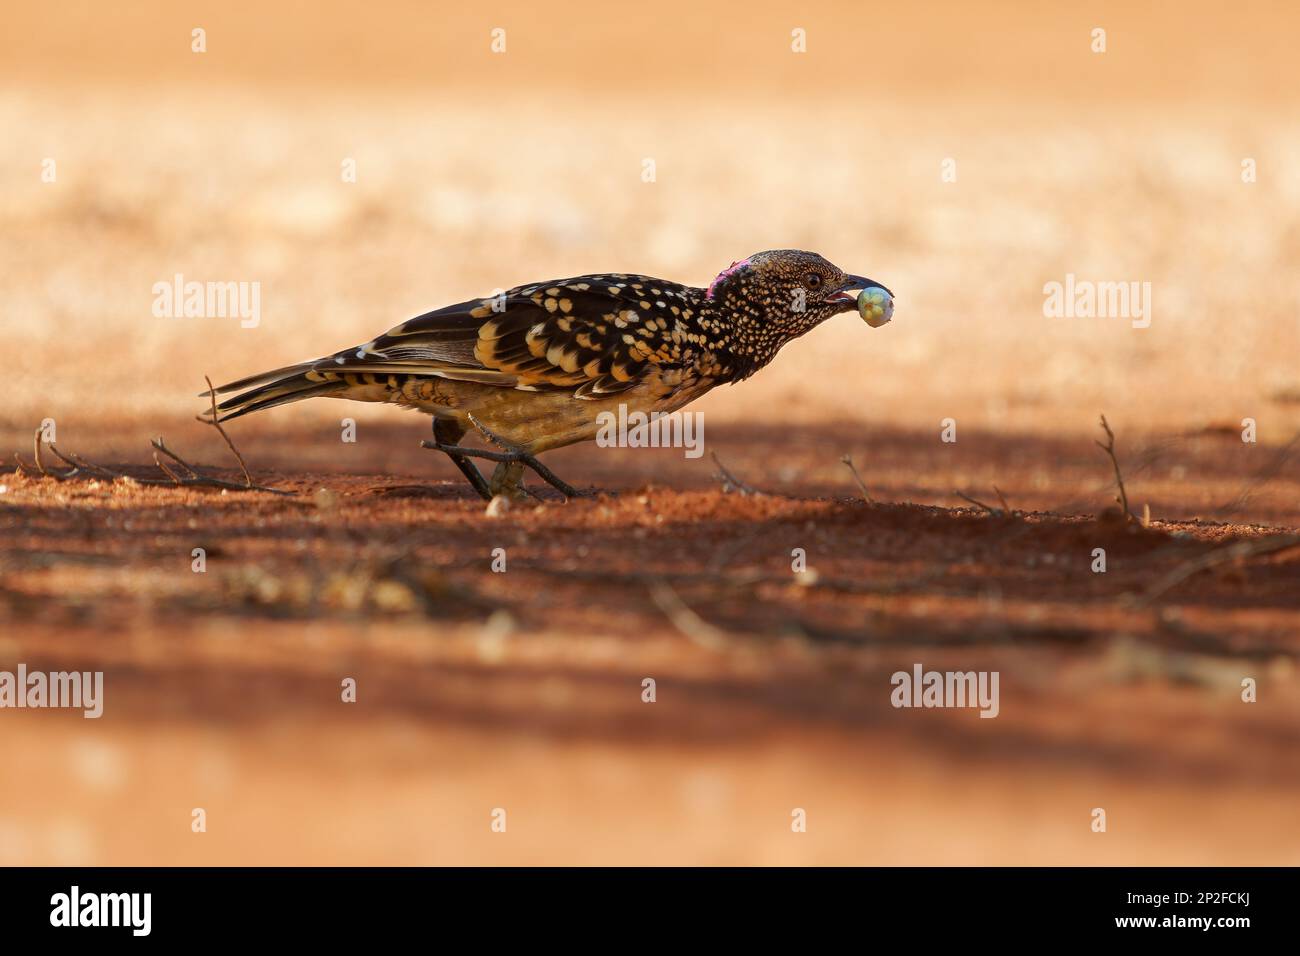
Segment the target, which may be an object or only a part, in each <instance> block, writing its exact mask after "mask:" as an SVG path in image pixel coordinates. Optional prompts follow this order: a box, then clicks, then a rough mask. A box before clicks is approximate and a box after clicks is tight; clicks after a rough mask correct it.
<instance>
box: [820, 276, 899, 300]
mask: <svg viewBox="0 0 1300 956" xmlns="http://www.w3.org/2000/svg"><path fill="white" fill-rule="evenodd" d="M872 288H875V289H885V292H887V293H889V297H890V298H891V299H892V298H893V297H894V293H892V292H890V291H889V289H887V288H885V286H883V285H881V284H880V283H879V282H877V281H876V280H875V279H868V278H866V277H864V276H849V278H848V281H847V282H845V284H844V285H843V286H842V287H840V289H839V290H838V291H836V292H832V293H831V294H830V295H828V296H827V297H826V301H828V302H857V301H858V294H859V293H860V292H862V291H863V290H865V289H872Z"/></svg>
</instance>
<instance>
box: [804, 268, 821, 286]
mask: <svg viewBox="0 0 1300 956" xmlns="http://www.w3.org/2000/svg"><path fill="white" fill-rule="evenodd" d="M804 282H805V283H806V284H807V286H808V288H810V289H820V288H821V285H822V277H821V276H819V275H818V274H817V273H815V272H810V273H808V275H807V276H806V277H805V278H804Z"/></svg>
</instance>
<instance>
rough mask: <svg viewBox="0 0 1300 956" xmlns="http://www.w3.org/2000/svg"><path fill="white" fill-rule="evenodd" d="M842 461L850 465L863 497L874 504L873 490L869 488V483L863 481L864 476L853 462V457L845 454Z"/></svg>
mask: <svg viewBox="0 0 1300 956" xmlns="http://www.w3.org/2000/svg"><path fill="white" fill-rule="evenodd" d="M840 461H841V462H842V463H843V464H845V465H847V466H848V469H849V474H851V475H853V480H854V481H856V482H857V483H858V489H859V490H860V491H861V492H862V497H863V498H865V499H866V500H867V504H869V505H874V504H875V503H876V502H875V500H874V499H873V498H872V497H871V492H869V491H868V490H867V483H866V482H865V481H863V480H862V476H861V475H860V474H858V469H857V467H856V466H855V465H854V464H853V459H852V458H851V457H850V456H848V455H843V456H842V457H841V458H840Z"/></svg>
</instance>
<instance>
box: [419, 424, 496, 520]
mask: <svg viewBox="0 0 1300 956" xmlns="http://www.w3.org/2000/svg"><path fill="white" fill-rule="evenodd" d="M464 436H465V426H464V425H462V424H461V423H460V422H458V421H456V420H455V419H454V418H434V420H433V444H432V445H430V444H429V443H428V442H421V444H422V445H424V447H426V448H436V449H438V451H441V452H444V453H446V455H447V457H448V458H450V459H451V460H452V461H454V462H455V463H456V467H457V468H459V469H460V472H461V474H463V475H464V476H465V477H466V478H467V479H468V480H469V483H470V484H471V485H473V486H474V490H475V491H477V492H478V493H479V496H480V497H481V498H483V500H484V501H491V500H492V489H491V488H490V487H488V483H487V481H486V480H485V479H484V478H483V474H482V472H480V471H479V470H478V468H477V467H476V466H475V465H474V463H473V462H472V461H470V460H469V459H468V458H466V457H465V455H464V453H463V452H461V451H460V450H459V449H458V447H457V445H456V443H457V442H459V441H460V440H461V439H462V438H463V437H464ZM493 477H495V476H493Z"/></svg>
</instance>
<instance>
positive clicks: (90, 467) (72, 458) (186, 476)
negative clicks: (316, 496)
mask: <svg viewBox="0 0 1300 956" xmlns="http://www.w3.org/2000/svg"><path fill="white" fill-rule="evenodd" d="M204 378H205V379H206V381H207V383H208V396H209V397H210V398H211V400H212V421H208V420H207V419H206V418H203V417H201V416H199V417H197V420H198V421H200V422H203V423H204V424H205V425H212V426H213V427H215V428H216V430H217V431H218V432H220V433H221V437H222V438H224V439H225V441H226V445H227V447H229V448H230V451H231V452H232V453H233V454H234V456H235V458H236V460H238V462H239V470H240V471H242V472H243V474H244V480H243V482H238V481H227V480H225V479H224V478H213V477H211V476H209V475H204V474H201V473H200V472H199V470H198V469H197V468H195V467H194V466H193V465H191V464H190V463H189V462H187V461H186V460H185V459H184V458H182V457H181V456H180V455H178V454H176V452H174V451H172V450H171V449H170V448H168V447H167V446H166V445H165V444H164V443H163V440H162V438H161V437H160V438H154V439H152V440H151V441H150V444H151V445H152V446H153V448H154V456H153V460H154V464H156V465H157V466H158V469H159V470H160V471H161V472H162V473H163V474H164V475H166V476H167V477H166V478H136V477H135V476H134V475H128V474H126V473H125V472H122V471H117V470H116V469H113V468H109V467H107V466H105V465H100V464H97V463H95V462H93V461H87V460H86V459H84V458H82V457H81V456H80V455H77V454H75V453H73V452H69V453H67V454H64V453H63V452H62V451H60V450H59V448H58V446H57V445H55V444H54V443H53V442H49V446H50V451H51V452H53V453H54V454H55V455H56V456H58V458H59V459H60V460H62V461H63V462H64V463H65V464H67V465H69V466H70V468H69V470H68V471H65V472H62V473H60V472H58V471H54V470H52V469H49V468H46V467H45V462H44V461H43V460H42V457H41V445H42V444H44V443H43V442H42V441H41V429H40V428H37V429H36V432H35V434H34V435H33V436H32V457H33V459H35V461H36V471H37V472H39V473H40V475H41V477H43V478H53V479H55V480H56V481H68V480H69V479H71V478H76V477H78V476H79V475H82V474H85V475H88V476H90V477H94V478H103V479H106V480H108V481H131V482H135V483H137V484H141V485H153V486H155V487H157V486H167V487H172V486H180V487H186V488H189V487H205V488H220V489H222V490H223V491H265V492H268V493H270V494H273V495H284V496H286V497H292V496H293V494H294V493H293V492H292V491H282V490H280V489H279V488H268V487H266V486H265V485H255V484H253V477H252V475H251V474H250V473H249V471H248V465H247V464H245V462H244V456H243V455H241V454H240V453H239V449H238V448H236V447H235V443H234V442H233V441H231V439H230V436H229V435H227V434H226V430H225V429H224V428H222V427H221V425H220V423H218V422H217V421H216V415H217V397H216V396H217V392H216V389H215V388H213V387H212V380H211V379H210V378H207V376H204ZM158 452H162V453H163V454H164V455H166V456H167V457H168V458H170V459H171V460H172V461H174V462H176V464H178V465H180V466H181V467H182V468H184V469H185V472H184V473H178V472H177V471H175V470H174V469H172V468H170V467H168V466H167V465H166V464H164V463H163V460H162V459H161V458H159V457H158ZM14 461H15V462H17V463H18V467H19V469H20V470H21V471H22V472H23V473H24V474H26V472H27V467H26V465H25V464H24V463H23V460H22V458H21V457H20V456H19V455H18V454H17V453H15V454H14Z"/></svg>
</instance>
